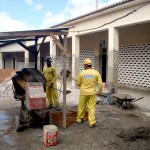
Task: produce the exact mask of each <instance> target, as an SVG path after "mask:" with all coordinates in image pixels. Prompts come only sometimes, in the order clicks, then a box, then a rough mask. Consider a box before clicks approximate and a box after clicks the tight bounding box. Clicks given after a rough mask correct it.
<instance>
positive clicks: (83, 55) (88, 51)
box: [79, 48, 94, 71]
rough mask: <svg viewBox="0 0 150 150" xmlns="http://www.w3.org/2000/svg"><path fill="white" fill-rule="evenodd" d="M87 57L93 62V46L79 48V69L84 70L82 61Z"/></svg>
mask: <svg viewBox="0 0 150 150" xmlns="http://www.w3.org/2000/svg"><path fill="white" fill-rule="evenodd" d="M86 58H89V59H91V60H92V62H93V64H94V48H93V49H81V50H80V64H79V66H80V71H82V70H84V66H83V61H84V59H86Z"/></svg>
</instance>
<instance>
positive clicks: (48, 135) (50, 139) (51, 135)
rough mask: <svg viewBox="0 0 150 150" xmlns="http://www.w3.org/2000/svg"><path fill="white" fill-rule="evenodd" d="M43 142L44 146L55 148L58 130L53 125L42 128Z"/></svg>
mask: <svg viewBox="0 0 150 150" xmlns="http://www.w3.org/2000/svg"><path fill="white" fill-rule="evenodd" d="M43 141H44V145H45V146H55V145H57V144H58V130H57V127H56V126H55V125H45V126H43Z"/></svg>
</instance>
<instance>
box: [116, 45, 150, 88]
mask: <svg viewBox="0 0 150 150" xmlns="http://www.w3.org/2000/svg"><path fill="white" fill-rule="evenodd" d="M118 58H119V68H118V82H119V83H121V84H126V85H133V86H140V87H147V88H150V44H137V45H120V47H119V54H118Z"/></svg>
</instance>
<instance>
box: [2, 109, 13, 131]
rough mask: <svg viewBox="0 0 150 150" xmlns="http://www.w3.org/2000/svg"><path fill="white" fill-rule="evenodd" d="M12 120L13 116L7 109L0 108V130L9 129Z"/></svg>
mask: <svg viewBox="0 0 150 150" xmlns="http://www.w3.org/2000/svg"><path fill="white" fill-rule="evenodd" d="M12 121H13V116H10V115H9V114H8V113H7V111H3V110H0V131H1V130H6V129H8V127H10V125H11V124H12Z"/></svg>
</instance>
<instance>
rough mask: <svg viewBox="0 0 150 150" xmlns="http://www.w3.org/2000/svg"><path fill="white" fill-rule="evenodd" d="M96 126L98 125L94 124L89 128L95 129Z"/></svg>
mask: <svg viewBox="0 0 150 150" xmlns="http://www.w3.org/2000/svg"><path fill="white" fill-rule="evenodd" d="M97 126H98V124H97V123H94V124H93V125H91V126H90V128H95V127H97Z"/></svg>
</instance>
